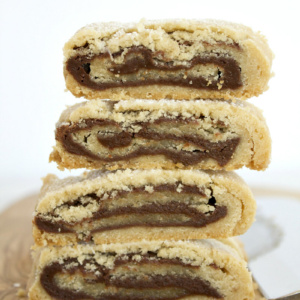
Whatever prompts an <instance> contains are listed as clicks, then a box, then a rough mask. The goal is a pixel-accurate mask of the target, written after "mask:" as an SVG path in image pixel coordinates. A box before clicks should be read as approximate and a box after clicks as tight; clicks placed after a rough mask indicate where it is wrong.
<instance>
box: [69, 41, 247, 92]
mask: <svg viewBox="0 0 300 300" xmlns="http://www.w3.org/2000/svg"><path fill="white" fill-rule="evenodd" d="M122 52H123V51H120V52H117V53H113V54H112V56H113V57H114V58H116V57H118V56H120V55H121V54H122ZM95 60H98V61H99V60H100V61H101V62H103V66H104V65H108V66H107V69H106V72H108V73H109V74H111V77H112V78H113V80H111V81H105V80H104V81H103V80H101V81H100V80H98V79H99V78H100V75H98V76H99V77H98V76H97V74H95V75H94V76H91V68H92V65H93V63H94V61H95ZM208 64H212V65H214V67H215V69H216V70H217V79H215V78H214V77H212V78H211V79H210V77H209V78H205V77H204V76H201V75H198V76H196V75H193V74H192V73H191V74H189V71H190V70H192V68H194V67H195V66H199V65H200V66H206V65H208ZM66 69H67V70H68V72H69V73H70V74H72V76H73V77H74V79H75V80H76V81H77V82H78V83H79V84H80V85H83V86H86V87H88V88H91V89H94V90H105V89H109V88H115V87H136V86H145V85H156V84H158V85H169V86H181V87H192V88H196V89H206V90H219V89H221V88H222V89H237V88H239V87H241V86H242V80H241V69H240V67H239V65H238V63H237V61H236V60H234V59H233V58H231V57H230V56H228V55H225V54H222V53H212V52H211V53H210V52H208V53H204V54H202V55H197V56H195V57H194V58H193V59H191V60H190V61H185V62H184V63H182V64H175V63H174V62H172V61H167V60H164V53H163V52H162V51H158V52H152V51H151V50H150V49H148V48H146V47H143V46H139V47H136V46H132V47H130V48H128V52H127V53H126V54H125V56H124V62H123V63H121V64H117V63H114V62H113V61H112V60H111V54H110V53H101V54H98V55H80V54H78V55H76V56H74V57H71V58H69V59H68V61H67V62H66ZM140 71H142V75H141V76H140V74H138V73H139V72H140ZM144 71H145V72H144ZM147 71H149V72H147ZM162 71H163V72H164V74H162ZM155 72H156V73H157V74H155ZM174 72H175V73H174ZM176 72H177V73H176ZM153 73H154V74H155V75H153ZM171 73H172V74H171ZM178 73H179V74H178ZM181 73H182V74H187V75H183V76H181ZM129 74H133V75H137V76H135V77H134V78H131V77H128V76H127V77H126V75H129ZM114 75H117V76H114Z"/></svg>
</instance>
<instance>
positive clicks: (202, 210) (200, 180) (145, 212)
mask: <svg viewBox="0 0 300 300" xmlns="http://www.w3.org/2000/svg"><path fill="white" fill-rule="evenodd" d="M255 211H256V203H255V200H254V199H253V196H252V193H251V191H250V189H249V188H248V187H247V185H246V184H245V183H244V182H243V181H242V180H241V179H240V178H239V177H238V176H237V175H236V174H234V173H230V172H222V171H219V172H217V171H215V172H213V171H207V172H204V171H198V170H176V171H170V170H134V171H133V170H128V169H127V170H123V171H121V170H119V171H117V172H104V173H103V172H101V171H99V170H97V171H92V172H90V173H87V174H84V175H82V176H80V177H69V178H66V179H63V180H60V179H58V178H57V177H56V176H54V175H48V176H47V177H46V178H45V179H44V186H43V188H42V191H41V195H40V198H39V202H38V204H37V207H36V210H35V214H34V220H33V236H34V239H35V243H36V244H37V245H38V246H42V245H47V244H48V245H67V244H76V243H78V242H88V241H93V242H94V243H96V244H103V243H111V242H132V241H139V240H143V239H147V240H166V239H174V240H181V239H201V238H224V237H230V236H234V235H240V234H242V233H244V232H245V231H246V230H247V229H248V228H249V227H250V226H251V224H252V222H253V220H254V215H255Z"/></svg>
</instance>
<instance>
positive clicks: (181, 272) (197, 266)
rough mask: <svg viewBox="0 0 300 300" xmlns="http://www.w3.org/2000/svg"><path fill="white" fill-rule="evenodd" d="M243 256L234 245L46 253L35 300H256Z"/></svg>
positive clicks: (37, 270)
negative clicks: (59, 299)
mask: <svg viewBox="0 0 300 300" xmlns="http://www.w3.org/2000/svg"><path fill="white" fill-rule="evenodd" d="M240 253H241V251H240V250H239V245H238V244H237V243H236V242H235V241H234V240H228V241H227V242H226V243H224V242H222V241H219V240H199V241H177V242H174V241H163V242H149V241H140V242H138V243H121V244H107V245H97V246H95V245H78V246H76V247H75V246H74V247H53V248H52V247H50V248H42V249H39V250H38V251H36V253H35V255H34V260H35V267H34V272H33V276H32V278H31V281H30V285H29V286H31V288H30V290H29V299H31V300H38V299H43V300H47V299H53V298H55V297H58V295H59V296H60V297H62V296H63V295H65V298H66V299H67V298H68V299H71V298H72V296H73V298H75V295H77V297H76V299H81V298H82V299H84V298H88V299H119V300H122V299H131V298H134V299H136V300H142V299H143V300H147V299H152V300H154V299H178V298H180V299H195V300H196V299H206V300H209V299H218V298H222V299H230V300H246V299H247V300H250V299H254V290H253V283H252V280H251V276H250V273H249V271H248V270H247V265H246V261H245V259H244V257H243V256H241V254H240ZM51 268H52V269H51ZM71 274H72V275H71ZM103 276H104V277H103ZM145 278H146V280H145ZM178 280H180V283H179V282H178ZM137 287H140V288H137ZM75 291H76V292H75ZM70 292H73V293H74V294H70ZM79 293H81V294H80V295H81V297H78V294H79ZM87 295H88V296H89V297H87ZM208 295H209V296H208Z"/></svg>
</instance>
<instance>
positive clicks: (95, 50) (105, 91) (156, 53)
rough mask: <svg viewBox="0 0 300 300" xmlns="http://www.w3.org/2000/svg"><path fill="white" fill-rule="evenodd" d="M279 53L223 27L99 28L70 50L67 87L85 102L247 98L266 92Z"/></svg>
mask: <svg viewBox="0 0 300 300" xmlns="http://www.w3.org/2000/svg"><path fill="white" fill-rule="evenodd" d="M272 59H273V54H272V52H271V51H270V49H269V47H268V45H267V42H266V39H265V38H264V37H263V36H262V35H261V34H259V33H255V32H253V31H252V30H251V29H250V28H248V27H246V26H243V25H239V24H234V23H229V22H224V21H215V20H208V21H196V20H167V21H146V22H140V23H138V24H121V23H100V24H91V25H88V26H86V27H84V28H82V29H80V30H79V31H78V32H77V33H76V34H75V35H74V36H73V37H72V38H71V39H70V40H69V41H68V42H67V43H66V45H65V47H64V75H65V79H66V86H67V88H68V89H69V90H70V91H71V92H72V93H73V94H74V95H75V96H77V97H81V96H84V97H86V98H87V99H98V98H99V99H100V98H101V99H115V100H119V99H130V98H136V99H137V98H142V99H143V98H149V99H165V98H168V99H179V100H181V99H186V100H188V99H225V100H229V99H234V98H239V99H247V98H250V97H253V96H258V95H259V94H261V93H262V92H263V91H264V90H266V89H267V84H268V81H269V79H270V76H271V64H272Z"/></svg>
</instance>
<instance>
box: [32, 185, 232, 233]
mask: <svg viewBox="0 0 300 300" xmlns="http://www.w3.org/2000/svg"><path fill="white" fill-rule="evenodd" d="M176 188H177V185H170V184H163V185H158V186H155V187H154V191H156V192H164V191H169V192H173V193H175V192H176ZM129 193H148V192H146V191H145V187H140V188H134V189H133V190H132V191H131V192H128V191H121V192H119V193H118V196H116V197H120V196H124V195H125V194H129ZM181 194H185V195H184V196H183V197H185V196H186V197H188V195H189V194H197V195H199V196H202V197H205V194H204V192H203V191H201V190H199V188H198V187H197V186H189V185H181ZM87 197H91V198H93V199H95V200H97V201H100V197H98V196H96V195H95V194H89V195H87ZM153 197H155V194H153ZM101 201H103V200H101ZM105 201H110V197H109V198H108V200H105ZM67 205H69V206H77V205H81V204H80V201H79V200H77V199H75V200H73V201H71V202H69V203H67ZM208 205H210V206H213V207H214V208H215V209H214V211H213V212H209V213H207V214H205V213H202V212H199V211H198V210H197V209H196V208H193V207H190V206H189V205H188V204H186V203H181V202H177V201H169V202H168V203H167V204H166V205H161V204H158V203H155V202H154V203H151V204H146V205H143V206H140V207H132V206H128V207H119V208H117V209H112V210H108V209H104V208H102V207H100V208H99V210H98V211H97V212H95V213H94V214H93V216H92V217H91V218H89V219H84V220H83V221H80V222H77V223H72V224H69V223H67V222H63V221H59V222H54V221H52V220H51V219H48V218H44V217H43V215H41V214H38V215H37V216H36V217H35V219H34V222H35V224H36V226H37V227H38V228H39V229H40V230H42V231H45V232H51V233H71V232H74V233H76V230H74V229H72V226H74V225H75V224H81V223H83V222H91V223H92V222H93V221H95V220H99V219H104V218H109V217H112V216H121V215H128V214H129V215H130V214H141V215H143V214H165V215H171V214H173V215H176V214H179V215H185V216H187V217H188V218H189V220H187V221H182V220H180V219H179V218H178V220H176V221H174V222H170V221H163V220H162V221H161V222H149V221H147V222H146V221H142V222H141V223H130V224H123V225H113V224H112V225H107V226H102V227H98V228H94V229H92V233H95V232H102V231H106V230H115V229H121V228H128V227H137V226H143V227H176V226H184V227H194V228H200V227H204V226H207V225H208V224H210V223H214V222H217V221H218V220H220V219H222V218H224V217H225V216H226V215H227V207H225V206H218V205H216V200H215V198H214V197H213V196H212V197H211V198H210V199H209V201H208Z"/></svg>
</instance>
